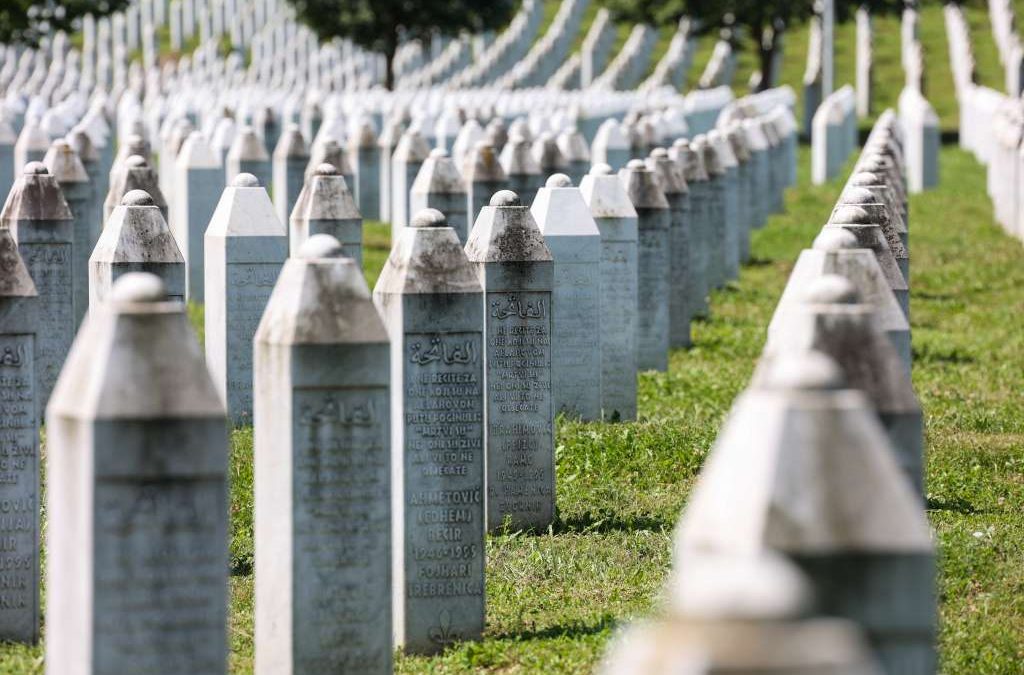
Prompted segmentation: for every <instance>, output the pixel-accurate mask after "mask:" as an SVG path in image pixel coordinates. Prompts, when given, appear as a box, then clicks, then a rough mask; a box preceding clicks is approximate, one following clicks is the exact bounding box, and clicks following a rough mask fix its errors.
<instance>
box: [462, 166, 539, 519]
mask: <svg viewBox="0 0 1024 675" xmlns="http://www.w3.org/2000/svg"><path fill="white" fill-rule="evenodd" d="M488 149H489V148H488ZM466 256H467V257H468V258H469V261H470V262H471V263H473V264H474V265H475V266H476V269H477V274H478V276H479V279H480V284H481V286H483V290H484V300H483V307H484V349H485V352H484V354H485V359H484V364H485V371H484V372H485V381H486V384H487V390H486V398H485V400H484V406H485V407H484V419H485V424H486V428H485V434H486V435H485V446H486V452H487V462H486V467H487V527H488V529H489V530H497V529H499V528H501V527H503V526H504V525H506V524H507V525H508V526H509V527H510V528H512V529H513V530H518V529H529V528H533V529H537V530H542V529H544V528H546V527H547V526H548V525H550V524H551V523H552V522H553V520H554V517H555V433H554V432H555V428H554V422H555V412H554V406H553V402H552V391H551V384H552V381H551V349H552V344H551V339H552V337H551V309H552V307H551V289H552V285H553V281H554V265H553V263H552V257H551V252H550V251H549V250H548V248H547V246H546V245H545V244H544V235H543V234H541V232H540V230H539V229H538V228H537V223H536V222H535V221H534V219H533V216H532V215H530V209H529V207H527V206H524V205H523V203H522V202H521V201H520V200H519V197H518V195H516V194H515V193H514V192H511V191H509V190H502V191H499V192H497V193H495V195H494V196H493V197H492V198H491V202H490V204H489V205H488V206H486V207H484V208H483V209H482V210H481V212H480V216H479V217H478V218H477V219H476V223H475V224H474V226H473V229H472V231H470V233H469V241H468V242H466Z"/></svg>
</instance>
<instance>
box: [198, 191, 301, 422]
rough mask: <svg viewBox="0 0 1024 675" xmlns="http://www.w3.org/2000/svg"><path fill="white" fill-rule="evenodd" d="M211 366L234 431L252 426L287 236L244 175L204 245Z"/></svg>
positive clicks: (224, 202)
mask: <svg viewBox="0 0 1024 675" xmlns="http://www.w3.org/2000/svg"><path fill="white" fill-rule="evenodd" d="M204 257H205V261H204V266H203V269H204V273H205V281H204V283H205V285H206V294H205V297H206V313H205V327H206V329H205V336H206V363H207V364H208V366H209V368H210V374H211V375H212V376H213V384H214V386H215V387H216V388H217V393H218V394H220V397H221V400H223V401H224V402H225V405H226V407H227V411H228V419H229V420H231V422H232V423H233V424H235V425H242V424H251V423H252V405H253V404H252V400H253V392H252V340H253V336H255V335H256V327H257V326H258V325H259V323H260V319H261V318H262V316H263V310H264V309H265V308H266V306H267V300H269V299H270V293H271V291H273V290H274V284H276V283H277V276H278V274H279V273H280V271H281V267H282V265H284V261H285V260H286V259H287V258H288V231H287V230H286V229H285V226H284V224H283V223H282V222H281V221H280V220H278V218H277V215H276V214H275V213H274V206H273V204H271V203H270V197H269V196H267V192H266V190H265V189H264V188H263V187H261V186H260V184H259V181H258V180H257V178H256V177H255V176H253V175H252V174H251V173H240V174H238V175H237V176H235V180H234V182H233V183H232V184H231V186H230V187H228V188H227V189H226V190H224V194H223V195H222V196H221V198H220V202H219V203H218V204H217V210H216V211H214V212H213V217H212V218H210V225H209V227H207V228H206V235H205V240H204Z"/></svg>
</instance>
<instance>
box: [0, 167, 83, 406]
mask: <svg viewBox="0 0 1024 675" xmlns="http://www.w3.org/2000/svg"><path fill="white" fill-rule="evenodd" d="M0 226H2V227H5V228H8V229H9V230H10V231H11V235H12V236H13V237H14V241H15V242H17V244H18V252H19V253H20V254H21V257H22V259H23V260H24V261H25V266H26V267H27V268H28V272H29V274H30V275H31V277H32V281H33V283H35V286H36V291H37V292H38V294H39V302H38V303H37V306H38V314H39V331H38V333H37V336H38V337H37V343H36V353H35V373H36V386H37V387H38V399H37V400H38V402H39V408H40V410H42V409H43V408H44V407H45V405H46V402H47V401H48V400H49V399H50V392H51V391H52V390H53V385H54V384H55V383H56V382H57V375H58V374H60V369H61V366H63V364H64V359H65V357H67V354H68V350H69V349H70V348H71V341H72V339H73V338H74V335H75V310H74V306H75V305H74V302H75V301H74V298H75V276H74V216H73V215H72V213H71V209H69V208H68V204H67V202H66V201H65V200H64V194H63V193H62V192H61V189H60V185H58V183H57V179H56V178H54V177H53V176H51V175H50V174H49V172H48V171H47V169H46V165H44V164H43V163H42V162H29V163H28V164H26V165H25V167H24V169H23V171H22V174H21V176H20V177H19V178H18V180H17V181H16V182H15V183H14V187H13V188H11V192H10V194H8V195H7V202H6V203H5V204H4V208H3V212H2V213H0Z"/></svg>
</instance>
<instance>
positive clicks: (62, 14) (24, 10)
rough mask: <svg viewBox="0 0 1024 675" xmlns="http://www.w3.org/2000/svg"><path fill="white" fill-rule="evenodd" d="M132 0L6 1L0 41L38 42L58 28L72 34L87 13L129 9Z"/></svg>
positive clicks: (2, 4) (0, 21) (2, 8)
mask: <svg viewBox="0 0 1024 675" xmlns="http://www.w3.org/2000/svg"><path fill="white" fill-rule="evenodd" d="M129 4H130V0H60V2H56V1H55V0H42V1H40V0H3V2H0V43H23V44H29V45H35V44H38V42H39V39H40V38H42V37H43V36H45V35H48V34H52V33H53V32H56V31H58V30H63V31H65V32H67V33H73V32H74V31H75V30H76V29H77V27H78V26H77V22H78V20H79V19H81V18H82V17H83V16H85V15H86V14H92V15H93V16H96V17H100V16H106V15H107V14H111V13H113V12H116V11H118V10H122V9H124V8H126V7H127V6H128V5H129Z"/></svg>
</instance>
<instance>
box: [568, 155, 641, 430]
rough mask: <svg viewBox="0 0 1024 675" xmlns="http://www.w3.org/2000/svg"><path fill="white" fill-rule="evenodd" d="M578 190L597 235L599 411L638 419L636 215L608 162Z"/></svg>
mask: <svg viewBox="0 0 1024 675" xmlns="http://www.w3.org/2000/svg"><path fill="white" fill-rule="evenodd" d="M580 192H581V194H582V195H583V199H584V201H586V202H587V206H588V207H589V208H590V215H591V216H593V218H594V222H595V224H596V225H597V229H598V231H600V233H601V263H600V265H599V267H600V279H599V291H600V292H599V296H598V297H599V299H600V316H601V317H608V320H607V321H602V325H601V331H600V333H601V410H602V414H603V415H604V418H605V419H606V420H610V421H619V420H622V421H628V420H633V419H636V370H637V368H636V339H637V284H638V273H637V215H636V209H635V208H633V203H632V202H631V201H630V200H629V195H628V194H627V193H626V190H625V188H624V187H623V186H622V183H621V182H620V181H619V178H618V176H616V175H614V174H613V173H612V170H611V167H610V166H608V165H607V164H598V165H596V166H595V167H594V168H593V169H591V170H590V173H588V174H587V175H586V176H584V177H583V181H582V182H581V183H580Z"/></svg>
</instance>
